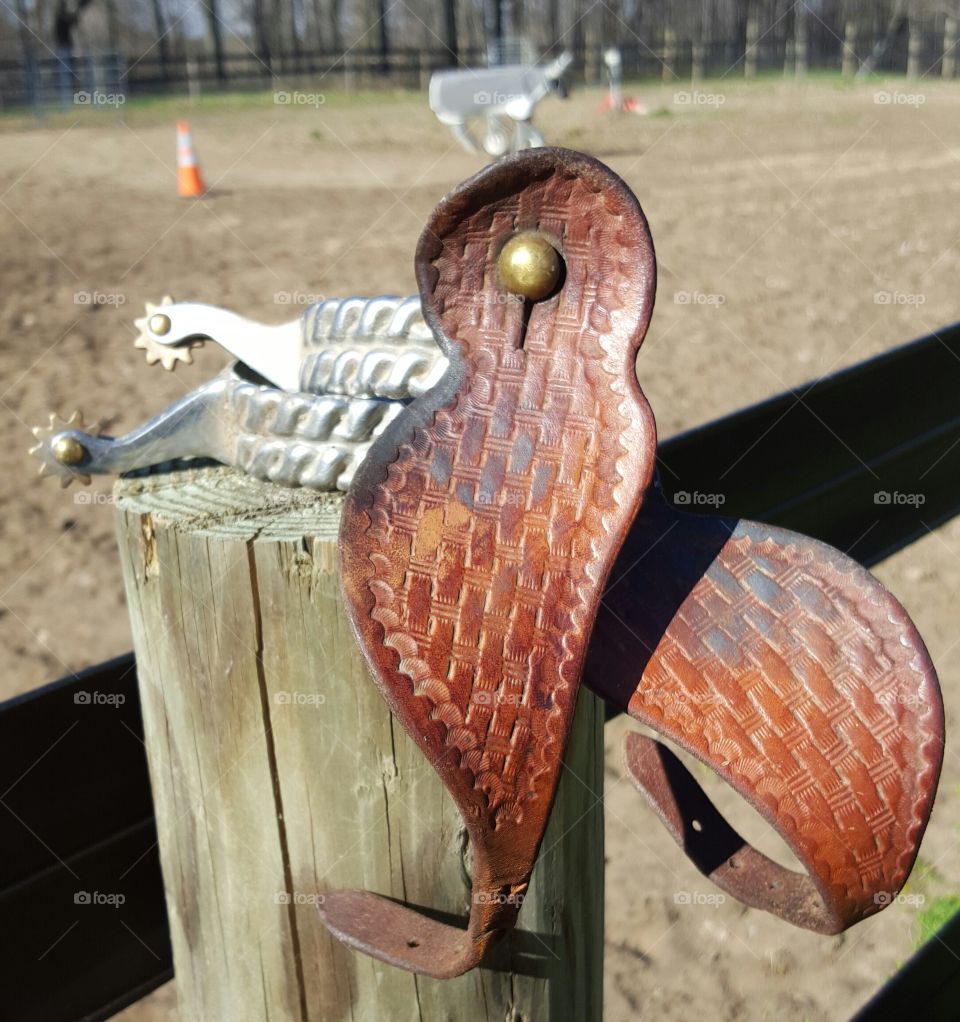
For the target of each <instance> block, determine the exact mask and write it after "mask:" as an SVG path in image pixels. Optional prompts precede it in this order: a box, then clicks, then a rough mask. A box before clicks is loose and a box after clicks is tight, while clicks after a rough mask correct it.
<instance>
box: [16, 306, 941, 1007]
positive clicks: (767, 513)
mask: <svg viewBox="0 0 960 1022" xmlns="http://www.w3.org/2000/svg"><path fill="white" fill-rule="evenodd" d="M659 461H660V476H661V481H662V485H663V489H664V491H665V492H666V494H667V496H668V497H669V498H671V499H673V500H674V502H675V503H676V504H677V506H679V507H682V508H686V509H687V510H696V509H697V508H698V507H700V506H702V505H701V503H700V501H699V499H698V498H696V497H695V495H696V494H700V495H707V496H709V497H710V498H711V502H710V503H709V505H708V506H709V507H710V510H711V511H713V510H714V508H715V507H716V506H717V504H718V503H719V504H720V508H721V510H722V511H723V513H725V514H730V515H737V516H749V517H751V518H756V519H760V520H763V521H766V522H770V523H773V524H777V525H783V526H787V527H790V528H795V529H798V530H800V531H802V532H806V533H807V534H809V535H812V536H815V537H817V538H819V539H822V540H825V541H826V542H829V543H831V544H833V545H835V546H837V547H839V548H841V549H843V550H846V551H847V552H848V553H850V554H851V555H852V556H854V557H855V558H857V559H858V560H860V561H861V562H862V563H864V564H867V565H870V564H874V563H876V562H877V561H878V560H880V559H881V558H883V557H885V556H887V555H889V554H890V553H892V552H893V551H895V550H898V549H900V548H902V547H904V546H906V545H907V544H909V543H910V542H912V541H913V540H914V539H915V538H916V537H918V536H920V535H922V534H924V533H925V532H926V531H928V530H929V529H930V528H931V527H933V526H934V525H936V524H938V523H940V522H943V521H946V520H947V519H948V518H950V517H952V516H953V515H956V514H957V513H958V512H960V325H957V326H953V327H950V328H948V329H945V330H942V331H940V332H939V333H937V334H934V335H932V336H930V337H925V338H923V339H921V340H919V341H916V342H914V343H913V344H908V345H905V346H903V347H901V348H898V349H896V350H894V351H892V352H889V353H888V354H885V355H882V356H880V357H878V358H875V359H872V360H870V361H867V362H863V363H860V364H858V365H856V366H853V367H852V368H850V369H847V370H845V371H843V372H840V373H837V374H835V375H833V376H830V377H827V378H825V379H822V380H818V381H815V382H813V383H811V384H808V385H806V386H804V387H799V388H797V389H796V390H795V391H792V392H788V393H785V394H781V395H778V396H777V397H774V398H771V399H770V400H769V401H765V402H763V403H762V404H759V405H755V406H753V407H751V408H747V409H745V410H744V411H741V412H737V413H736V414H734V415H730V416H728V417H726V418H724V419H720V420H718V421H716V422H712V423H709V424H707V425H705V426H702V427H700V428H698V429H695V430H691V431H690V432H688V433H684V434H682V435H680V436H677V437H674V438H671V439H669V440H667V441H665V442H664V443H663V444H661V446H660V451H659ZM718 498H722V501H721V500H718ZM0 792H2V794H0V848H2V849H3V852H4V854H3V857H2V859H0V988H2V990H3V1003H2V1008H0V1016H2V1017H3V1018H9V1019H11V1020H16V1022H79V1020H85V1022H94V1020H98V1019H105V1018H108V1017H109V1016H110V1015H112V1014H114V1013H115V1012H116V1011H118V1010H119V1009H120V1008H121V1007H123V1006H124V1005H125V1004H127V1003H130V1002H131V1001H134V1000H136V999H138V998H139V997H142V996H143V995H144V994H145V993H146V992H148V991H149V990H151V989H153V988H154V987H156V986H158V985H159V984H160V983H162V982H164V981H165V980H166V979H168V978H169V977H170V976H171V974H172V959H171V951H170V944H169V934H168V929H167V921H166V914H165V909H164V900H163V887H162V881H161V875H160V869H159V861H158V856H157V850H156V832H155V824H154V818H153V805H152V801H151V796H150V788H149V783H148V778H147V769H146V759H145V755H144V749H143V744H142V722H141V718H140V704H139V699H138V696H137V686H136V673H135V665H134V661H133V656H132V655H131V654H128V655H126V656H124V657H120V658H118V659H116V660H113V661H110V662H109V663H107V664H103V665H100V666H99V667H94V668H91V669H90V670H89V671H85V672H83V673H81V674H80V675H77V676H75V677H71V678H67V679H64V680H62V681H59V682H56V683H54V684H53V685H50V686H48V687H46V688H43V689H39V690H37V691H36V692H32V693H29V694H28V695H26V696H23V697H20V698H18V699H14V700H11V701H10V702H7V703H4V704H0ZM121 898H122V901H121ZM944 948H946V949H947V950H948V951H949V953H944V952H943V949H944ZM958 949H960V920H955V921H954V922H953V923H951V924H948V926H947V928H946V929H945V930H944V931H943V932H942V933H941V934H940V935H939V937H937V938H935V939H934V940H933V941H931V943H930V945H929V947H928V948H927V949H925V950H924V951H923V952H921V954H920V955H919V956H918V959H917V962H916V963H914V964H912V965H911V966H910V967H909V968H907V969H905V970H904V971H903V972H902V973H901V974H900V975H899V976H898V977H896V978H895V979H894V980H893V981H892V983H891V984H890V986H889V989H888V990H887V991H886V992H881V994H879V995H878V996H877V998H875V999H874V1000H873V1001H872V1002H871V1004H870V1006H869V1007H868V1008H865V1009H864V1013H863V1014H861V1015H860V1016H858V1020H859V1022H867V1020H869V1022H873V1020H874V1019H879V1018H889V1017H906V1016H907V1013H904V1012H900V1013H897V1012H894V1014H893V1015H891V1014H890V1013H889V1009H890V1006H891V1005H904V1006H906V1005H909V1006H910V1008H911V1009H912V1012H913V1013H915V1012H916V1008H917V1006H918V1005H927V1004H928V1003H929V1004H930V1005H931V1008H930V1010H929V1011H927V1010H926V1008H925V1017H927V1018H929V1019H931V1020H939V1019H941V1018H943V1019H946V1018H951V1019H952V1018H954V1017H955V1014H950V1012H954V1009H955V1005H956V1003H957V1000H958V997H960V958H958V955H957V953H955V952H956V951H957V950H958Z"/></svg>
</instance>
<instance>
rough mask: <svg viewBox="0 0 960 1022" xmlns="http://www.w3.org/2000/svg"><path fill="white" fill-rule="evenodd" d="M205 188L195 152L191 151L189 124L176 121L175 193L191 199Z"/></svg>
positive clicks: (191, 140) (201, 193) (191, 142)
mask: <svg viewBox="0 0 960 1022" xmlns="http://www.w3.org/2000/svg"><path fill="white" fill-rule="evenodd" d="M206 190H207V189H206V188H205V187H204V184H203V178H202V177H200V168H199V167H198V166H197V154H196V153H195V152H194V151H193V136H192V135H191V134H190V125H189V124H187V122H186V121H177V194H178V195H179V196H181V197H182V198H188V199H192V198H196V197H197V196H200V195H203V193H204V192H205V191H206Z"/></svg>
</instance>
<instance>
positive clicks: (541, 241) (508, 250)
mask: <svg viewBox="0 0 960 1022" xmlns="http://www.w3.org/2000/svg"><path fill="white" fill-rule="evenodd" d="M561 266H562V263H561V260H560V255H559V253H558V252H557V250H556V249H555V248H554V247H553V245H551V244H550V242H549V241H547V239H546V238H545V237H543V235H542V234H535V233H533V232H525V233H522V234H518V235H516V236H515V237H513V238H511V239H510V240H509V241H508V242H507V243H506V245H504V246H503V248H502V249H501V251H500V256H499V258H498V259H497V269H498V270H499V272H500V280H501V281H502V282H503V285H504V287H506V289H507V290H508V291H510V292H511V293H513V294H515V295H520V296H521V297H523V298H527V299H529V300H530V301H533V302H535V301H538V300H539V299H541V298H546V296H547V295H548V294H550V292H551V291H553V289H554V288H555V287H556V286H557V283H558V282H559V280H560V270H561Z"/></svg>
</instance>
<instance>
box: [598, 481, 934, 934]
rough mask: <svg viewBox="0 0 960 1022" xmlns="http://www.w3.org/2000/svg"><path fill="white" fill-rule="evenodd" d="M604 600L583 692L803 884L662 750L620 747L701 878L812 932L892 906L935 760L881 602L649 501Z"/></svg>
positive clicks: (882, 593) (863, 575)
mask: <svg viewBox="0 0 960 1022" xmlns="http://www.w3.org/2000/svg"><path fill="white" fill-rule="evenodd" d="M621 568H622V571H621V570H620V569H621ZM614 587H616V594H617V613H616V614H613V613H612V612H610V610H609V596H608V597H607V598H606V599H605V601H604V609H602V610H601V613H600V616H599V618H598V621H597V625H596V629H595V633H594V641H593V643H592V645H591V649H590V657H589V660H588V665H587V676H586V678H587V682H588V683H590V684H592V685H593V687H594V688H596V689H597V690H598V691H600V692H601V693H602V694H604V695H605V696H607V697H608V698H610V699H611V701H613V702H615V703H617V704H618V705H620V706H621V707H623V708H624V709H626V710H627V712H629V713H630V714H631V716H633V717H635V718H636V719H637V720H639V721H641V722H642V723H644V724H647V725H649V726H650V727H651V728H653V729H654V730H656V731H658V732H659V733H660V734H661V735H663V736H664V737H666V738H668V739H670V740H671V741H673V742H675V743H677V744H678V745H679V746H680V747H681V748H683V749H685V750H686V751H688V752H690V753H692V754H693V755H695V756H696V757H698V758H699V759H701V760H702V761H703V762H705V763H706V764H708V765H709V766H711V767H712V768H713V769H714V770H715V771H716V772H717V773H718V774H719V775H720V776H721V777H722V778H723V779H724V780H725V781H727V782H728V783H729V784H730V785H731V786H732V787H733V788H734V789H735V790H736V791H737V792H739V793H740V794H741V795H742V796H743V797H744V798H745V799H747V800H748V801H749V802H750V803H751V804H752V805H753V806H754V807H755V808H756V809H757V810H758V811H759V812H760V813H761V814H762V815H763V816H764V817H765V818H766V819H767V820H768V821H769V822H770V823H771V824H772V825H773V827H774V828H775V829H776V830H777V831H778V832H779V833H780V835H781V836H782V837H783V838H784V840H785V841H786V842H787V844H788V845H789V846H790V848H791V849H792V850H793V851H794V853H795V854H796V855H797V857H798V858H799V860H800V861H801V863H802V864H803V865H804V867H805V869H806V870H807V874H806V875H803V874H798V873H796V872H794V871H792V870H788V869H785V868H783V867H781V866H779V865H777V864H776V863H774V862H772V861H771V860H770V859H768V858H767V857H766V856H764V855H762V854H761V853H760V852H758V851H757V850H756V849H753V848H752V847H751V846H750V845H749V844H747V843H746V842H745V841H744V840H743V838H741V837H740V836H739V835H738V834H737V833H736V831H734V830H733V829H732V828H731V827H729V825H728V824H726V822H725V821H724V820H723V818H722V817H721V816H720V815H719V813H717V811H716V810H715V809H714V807H713V806H712V805H711V803H710V802H709V800H708V799H707V797H706V795H705V794H704V793H703V792H702V791H701V790H700V788H699V786H698V785H697V783H696V782H695V781H694V779H693V778H692V776H691V775H690V774H689V773H688V772H687V771H686V769H685V768H684V767H683V766H682V765H681V764H680V762H679V761H678V760H677V759H676V757H675V756H673V754H672V753H671V752H670V751H669V750H668V749H667V748H666V747H665V746H663V745H662V744H661V743H657V742H654V741H653V740H651V739H649V738H646V737H644V736H641V735H639V734H634V735H630V736H629V737H628V739H627V741H626V748H625V752H626V765H627V768H628V771H629V772H630V774H631V776H632V778H633V780H634V782H635V783H636V785H637V787H638V788H639V789H640V791H641V792H642V793H643V794H644V795H645V797H646V798H647V799H648V801H649V802H650V803H651V804H652V805H653V807H654V809H655V810H656V811H657V813H658V815H659V816H660V818H661V819H662V820H663V822H664V823H665V824H666V826H667V829H668V830H669V831H670V833H671V834H672V835H673V837H674V838H675V839H676V840H677V841H678V843H680V845H681V846H682V847H683V848H684V850H685V851H686V852H687V853H688V855H689V856H690V857H691V859H692V860H693V861H694V863H695V864H696V865H697V867H698V868H699V869H700V870H701V871H702V872H704V873H705V874H707V875H708V876H709V877H710V878H711V879H712V880H714V881H715V882H716V883H717V884H718V885H719V886H720V887H722V888H723V889H724V890H726V891H728V892H729V893H730V894H732V895H733V896H734V897H736V898H738V899H739V900H741V901H743V902H745V903H746V904H748V905H752V906H755V907H758V908H762V909H765V910H767V911H769V912H773V913H774V914H776V915H778V916H781V917H782V918H784V919H787V920H788V921H790V922H792V923H794V924H796V925H798V926H803V927H806V928H808V929H811V930H815V931H818V932H821V933H837V932H839V931H841V930H843V929H845V928H847V927H848V926H850V925H852V924H853V923H855V922H857V921H858V920H860V919H862V918H864V917H866V916H868V915H871V914H873V913H875V912H877V911H879V910H880V909H882V908H883V907H884V906H885V905H887V904H889V903H890V902H891V901H892V900H893V898H894V896H895V895H896V893H897V891H898V890H899V889H900V888H901V887H902V886H903V883H904V882H905V881H906V879H907V876H908V875H909V872H910V869H911V867H912V865H913V862H914V859H915V857H916V854H917V849H918V846H919V843H920V839H921V837H922V835H923V830H924V827H925V826H926V822H927V819H928V817H929V813H930V809H931V807H932V803H933V796H934V792H935V790H936V783H937V778H938V775H939V771H940V765H941V760H942V754H943V704H942V700H941V696H940V690H939V686H938V684H937V679H936V674H935V672H934V668H933V664H932V663H931V661H930V658H929V656H928V655H927V652H926V649H925V648H924V645H923V642H922V640H921V639H920V637H919V635H918V634H917V632H916V630H915V629H914V627H913V625H912V623H911V622H910V619H909V618H908V617H907V615H906V612H905V611H904V610H903V608H902V607H901V606H900V605H899V604H898V603H897V601H896V600H895V599H894V598H893V597H892V596H891V595H890V594H889V593H888V592H887V591H886V590H885V589H884V588H883V586H881V585H880V583H879V582H877V580H876V579H874V578H873V577H872V576H871V575H870V574H869V572H867V571H865V570H864V569H863V568H861V567H860V566H859V565H857V564H855V563H854V562H853V561H851V560H850V559H849V558H847V557H845V556H844V555H843V554H841V553H840V552H839V551H837V550H834V549H833V548H831V547H829V546H826V545H825V544H823V543H819V542H817V541H815V540H812V539H809V538H807V537H805V536H800V535H798V534H796V533H792V532H789V531H787V530H785V529H777V528H772V527H769V526H765V525H760V524H758V523H756V522H747V521H739V522H738V521H736V520H730V519H716V518H706V517H695V516H693V515H681V514H678V513H677V512H676V511H674V510H673V509H672V508H670V507H668V506H666V505H665V504H664V503H663V501H662V499H661V498H660V497H659V495H658V494H656V491H653V492H652V493H651V494H650V495H648V497H647V498H646V499H645V501H644V505H643V508H642V511H641V514H640V517H639V518H638V521H637V523H636V525H635V528H634V531H633V533H632V534H631V538H630V541H628V543H627V544H626V545H625V546H624V548H623V551H622V553H621V557H620V560H619V562H618V564H617V566H616V567H615V568H614V571H613V573H612V575H611V583H610V588H611V589H613V588H614ZM625 664H630V667H631V668H632V670H633V674H632V679H631V678H628V670H629V669H628V668H625V667H624V665H625ZM638 671H639V673H640V681H639V683H637V682H636V680H635V679H636V677H637V672H638Z"/></svg>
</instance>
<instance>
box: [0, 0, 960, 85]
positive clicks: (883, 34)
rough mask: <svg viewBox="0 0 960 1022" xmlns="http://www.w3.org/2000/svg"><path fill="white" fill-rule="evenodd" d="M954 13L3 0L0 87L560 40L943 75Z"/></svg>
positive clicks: (729, 4) (449, 62)
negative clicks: (96, 75)
mask: <svg viewBox="0 0 960 1022" xmlns="http://www.w3.org/2000/svg"><path fill="white" fill-rule="evenodd" d="M958 17H960V0H943V2H938V0H679V2H668V0H651V2H645V3H640V2H638V0H604V2H600V3H595V2H594V0H125V2H124V0H0V24H3V26H4V30H3V32H2V33H0V101H2V102H7V103H9V102H15V101H16V100H17V98H20V99H23V95H24V92H25V91H26V92H29V83H28V79H29V78H30V76H31V74H32V75H33V76H34V77H37V76H38V75H40V76H42V71H43V70H44V69H45V68H48V67H49V69H50V70H51V73H52V74H54V75H59V78H60V79H62V78H63V77H64V68H67V69H69V70H70V71H71V72H72V73H73V75H74V77H75V78H77V79H78V80H79V79H80V78H81V77H83V76H84V75H85V74H87V75H89V74H91V73H92V72H91V71H90V70H89V69H90V68H92V67H94V62H95V61H103V60H104V59H107V60H110V61H113V62H114V63H113V64H112V65H109V66H110V67H112V68H113V69H114V71H113V73H115V75H116V76H117V78H118V79H120V78H122V79H123V84H124V88H125V89H126V88H127V87H129V91H130V92H131V93H133V94H136V92H138V91H141V92H162V91H177V90H180V89H183V88H185V87H187V85H190V86H191V87H195V86H199V84H201V83H202V84H203V86H204V87H205V88H206V87H211V86H212V87H238V88H239V87H251V86H255V85H256V84H257V83H260V84H265V83H266V84H269V82H270V80H271V79H274V78H278V77H288V76H296V75H302V76H309V75H311V74H316V73H324V74H330V73H331V72H337V73H339V72H342V73H343V74H344V75H345V76H346V82H345V84H346V85H347V87H350V86H351V85H355V84H358V83H362V84H371V83H375V82H376V81H378V80H379V81H386V82H389V83H390V84H404V85H411V84H412V85H423V84H425V81H426V79H427V78H428V77H429V73H430V72H431V71H433V70H435V69H438V68H442V67H455V66H460V65H466V66H476V65H478V64H486V63H488V62H490V63H497V62H510V61H515V60H518V59H522V60H538V59H545V58H547V57H549V56H552V55H556V54H557V53H559V52H560V51H561V50H564V49H566V50H570V51H571V52H572V53H573V55H574V58H575V65H574V66H575V72H574V74H575V76H579V77H580V79H581V80H586V81H600V80H602V78H603V63H602V52H603V49H604V48H605V47H607V46H619V47H620V48H621V51H622V53H623V58H624V71H625V73H626V74H627V76H649V75H656V76H660V77H663V78H667V79H670V78H675V77H677V78H679V77H683V76H688V75H690V76H692V77H694V78H696V77H698V76H700V75H706V74H710V73H711V72H723V73H726V74H727V75H729V74H731V73H732V74H742V75H745V76H747V77H750V76H752V75H755V74H756V73H757V72H758V70H766V69H772V68H778V69H783V70H784V71H785V72H786V73H788V74H797V75H802V74H804V73H806V72H807V70H809V69H818V68H822V69H835V70H838V71H842V72H843V73H844V74H846V75H856V74H860V75H864V74H868V73H870V72H871V71H880V72H889V71H895V72H901V73H907V74H908V75H910V76H911V77H914V78H917V77H923V76H930V75H934V74H935V75H938V76H944V77H954V75H955V73H956V61H955V54H956V50H957V38H958V33H957V23H958ZM105 55H111V56H110V57H105ZM97 66H98V67H99V66H100V65H99V64H97ZM84 68H86V69H87V71H84V70H83V69H84ZM37 69H40V70H39V71H38V70H37ZM18 94H19V95H18Z"/></svg>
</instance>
